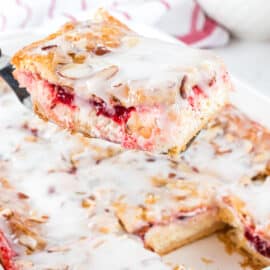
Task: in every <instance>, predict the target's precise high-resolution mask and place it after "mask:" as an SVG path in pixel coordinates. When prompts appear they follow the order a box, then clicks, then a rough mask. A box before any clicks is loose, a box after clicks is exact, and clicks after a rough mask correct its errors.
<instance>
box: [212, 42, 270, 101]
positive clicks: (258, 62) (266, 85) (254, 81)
mask: <svg viewBox="0 0 270 270" xmlns="http://www.w3.org/2000/svg"><path fill="white" fill-rule="evenodd" d="M213 51H215V53H216V54H218V55H220V56H221V57H222V58H223V59H224V61H225V63H226V64H227V66H228V69H229V71H230V73H231V74H233V75H234V76H235V77H237V78H239V79H241V80H242V81H244V82H247V83H249V84H250V85H251V86H253V87H254V88H255V89H257V90H258V91H260V92H262V93H264V94H266V95H268V96H270V42H268V43H266V42H265V43H258V42H246V41H239V40H233V41H231V42H230V43H229V44H228V45H227V46H226V47H223V48H217V49H214V50H213Z"/></svg>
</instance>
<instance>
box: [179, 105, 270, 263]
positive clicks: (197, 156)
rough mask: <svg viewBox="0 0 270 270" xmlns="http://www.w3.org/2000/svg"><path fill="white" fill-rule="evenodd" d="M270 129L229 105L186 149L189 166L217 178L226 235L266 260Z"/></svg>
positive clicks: (269, 244) (269, 239) (268, 254)
mask: <svg viewBox="0 0 270 270" xmlns="http://www.w3.org/2000/svg"><path fill="white" fill-rule="evenodd" d="M269 142H270V132H269V130H267V129H266V128H265V127H263V126H262V125H260V124H259V123H257V122H255V121H252V120H250V119H249V118H248V117H247V116H246V115H244V114H243V113H241V112H240V111H239V110H238V109H237V108H235V107H234V106H231V105H227V106H226V107H225V108H224V109H223V110H222V112H221V113H220V114H219V116H218V117H216V118H215V119H214V120H213V121H211V122H210V123H209V124H208V126H207V129H206V130H204V131H203V132H201V134H200V136H198V138H197V139H196V140H195V142H194V144H192V145H191V146H190V148H189V149H188V151H187V152H186V153H184V155H183V156H182V158H184V159H185V160H186V161H187V163H188V164H189V165H190V166H193V167H194V168H196V169H197V170H198V171H199V172H200V173H210V174H211V175H212V176H214V177H217V178H218V179H220V180H221V186H220V187H219V188H218V190H217V193H216V199H217V201H218V204H219V208H220V218H221V220H222V221H223V222H224V223H226V224H229V225H230V226H231V229H230V230H229V232H228V233H227V234H226V235H227V236H228V240H230V241H232V242H233V243H234V245H235V246H236V247H238V248H239V249H241V250H245V251H247V252H248V253H249V254H251V258H253V259H255V260H258V261H259V262H262V263H263V264H265V265H270V231H269V224H270V208H269V205H270V201H269V199H270V196H269V185H270V178H269V177H270V143H269Z"/></svg>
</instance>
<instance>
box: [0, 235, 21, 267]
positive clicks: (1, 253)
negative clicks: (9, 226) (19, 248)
mask: <svg viewBox="0 0 270 270" xmlns="http://www.w3.org/2000/svg"><path fill="white" fill-rule="evenodd" d="M15 256H16V253H15V252H14V251H13V250H12V248H11V246H10V244H9V243H8V240H7V239H6V237H5V235H4V233H3V232H2V231H0V262H1V264H2V265H3V267H4V269H5V270H17V267H16V266H15V264H14V262H13V258H14V257H15Z"/></svg>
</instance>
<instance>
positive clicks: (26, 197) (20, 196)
mask: <svg viewBox="0 0 270 270" xmlns="http://www.w3.org/2000/svg"><path fill="white" fill-rule="evenodd" d="M17 195H18V198H19V199H21V200H26V199H29V196H28V195H26V194H24V193H22V192H18V193H17Z"/></svg>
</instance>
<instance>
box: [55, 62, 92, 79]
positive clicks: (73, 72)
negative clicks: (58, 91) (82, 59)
mask: <svg viewBox="0 0 270 270" xmlns="http://www.w3.org/2000/svg"><path fill="white" fill-rule="evenodd" d="M57 73H58V74H59V75H60V76H62V77H64V78H68V79H71V80H75V79H84V78H87V77H90V76H92V75H93V68H92V67H91V66H89V65H87V64H76V63H72V64H67V65H64V66H63V67H61V68H60V69H59V70H58V72H57Z"/></svg>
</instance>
